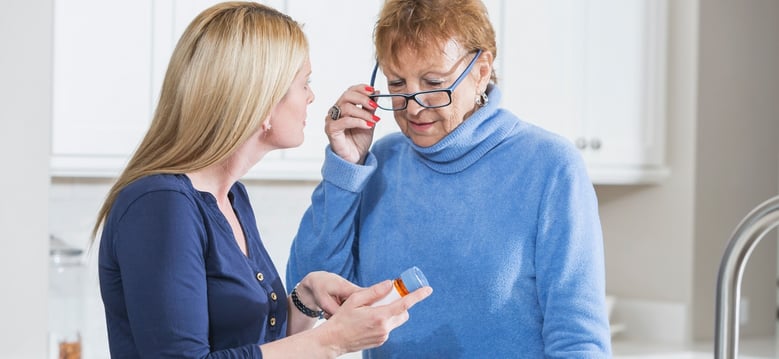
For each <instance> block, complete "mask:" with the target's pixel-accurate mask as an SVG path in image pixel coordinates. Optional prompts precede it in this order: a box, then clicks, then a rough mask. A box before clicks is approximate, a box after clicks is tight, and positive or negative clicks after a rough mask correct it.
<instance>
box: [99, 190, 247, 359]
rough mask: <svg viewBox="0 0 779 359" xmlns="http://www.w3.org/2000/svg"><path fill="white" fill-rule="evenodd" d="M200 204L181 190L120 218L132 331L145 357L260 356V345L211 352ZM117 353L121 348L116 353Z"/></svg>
mask: <svg viewBox="0 0 779 359" xmlns="http://www.w3.org/2000/svg"><path fill="white" fill-rule="evenodd" d="M204 232H205V228H204V226H203V221H202V218H201V213H200V212H199V210H198V208H197V206H196V205H195V204H193V203H192V201H191V200H190V199H189V198H188V197H187V196H186V195H184V194H182V193H180V192H176V191H153V192H149V193H146V194H143V195H141V196H140V197H139V198H137V199H136V200H135V201H133V202H132V204H130V205H129V206H128V207H127V210H126V211H125V213H123V214H122V215H121V218H120V219H119V220H118V221H117V222H116V227H115V229H114V233H115V241H114V246H113V248H111V251H112V253H111V256H112V257H113V258H115V260H116V262H117V264H118V266H119V268H120V271H121V281H122V289H123V294H124V295H123V298H106V299H107V300H123V301H125V304H126V310H127V317H128V318H129V326H130V328H129V330H130V332H131V333H132V340H133V342H134V343H133V344H134V346H135V348H137V350H138V354H139V356H140V357H142V358H168V357H171V358H172V357H176V358H262V353H261V351H260V348H259V346H258V345H246V346H243V347H238V348H234V349H230V350H224V351H219V352H211V350H210V346H209V340H208V338H209V314H208V299H207V284H206V269H205V255H206V253H205V248H206V242H205V241H206V234H205V233H204ZM114 354H117V353H114Z"/></svg>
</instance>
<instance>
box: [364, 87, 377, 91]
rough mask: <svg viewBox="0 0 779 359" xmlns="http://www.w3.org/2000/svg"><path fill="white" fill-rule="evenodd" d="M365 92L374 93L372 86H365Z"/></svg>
mask: <svg viewBox="0 0 779 359" xmlns="http://www.w3.org/2000/svg"><path fill="white" fill-rule="evenodd" d="M365 91H368V92H373V91H376V90H375V89H374V88H373V87H372V86H365Z"/></svg>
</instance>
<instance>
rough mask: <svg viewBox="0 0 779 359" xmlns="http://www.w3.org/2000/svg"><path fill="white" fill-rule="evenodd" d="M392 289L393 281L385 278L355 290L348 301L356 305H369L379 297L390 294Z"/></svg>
mask: <svg viewBox="0 0 779 359" xmlns="http://www.w3.org/2000/svg"><path fill="white" fill-rule="evenodd" d="M390 290H392V281H390V280H385V281H382V282H379V283H376V284H374V285H372V286H370V287H368V288H365V289H362V290H359V291H357V292H355V293H354V294H352V296H351V297H349V299H348V300H347V302H349V303H350V304H351V305H353V306H355V307H363V306H369V305H371V304H373V303H374V302H376V301H378V300H379V299H381V298H384V297H385V296H386V295H387V294H389V292H390Z"/></svg>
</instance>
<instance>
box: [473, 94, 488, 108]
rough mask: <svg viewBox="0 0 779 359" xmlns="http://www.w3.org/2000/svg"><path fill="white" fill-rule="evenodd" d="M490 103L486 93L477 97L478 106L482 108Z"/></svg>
mask: <svg viewBox="0 0 779 359" xmlns="http://www.w3.org/2000/svg"><path fill="white" fill-rule="evenodd" d="M488 102H490V99H489V97H487V93H486V92H482V93H481V94H480V95H479V96H476V104H477V105H479V106H480V107H484V106H486V105H487V103H488Z"/></svg>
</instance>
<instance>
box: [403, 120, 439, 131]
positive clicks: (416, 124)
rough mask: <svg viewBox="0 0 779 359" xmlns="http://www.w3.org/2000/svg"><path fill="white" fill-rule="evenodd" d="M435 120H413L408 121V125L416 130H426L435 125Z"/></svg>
mask: <svg viewBox="0 0 779 359" xmlns="http://www.w3.org/2000/svg"><path fill="white" fill-rule="evenodd" d="M434 123H435V121H434V122H413V121H408V125H409V126H411V128H413V129H414V130H416V131H425V130H427V129H429V128H430V127H432V126H433V124H434Z"/></svg>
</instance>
